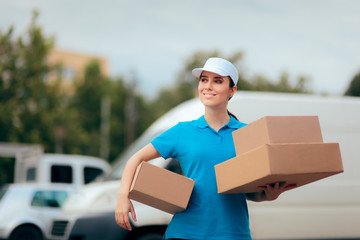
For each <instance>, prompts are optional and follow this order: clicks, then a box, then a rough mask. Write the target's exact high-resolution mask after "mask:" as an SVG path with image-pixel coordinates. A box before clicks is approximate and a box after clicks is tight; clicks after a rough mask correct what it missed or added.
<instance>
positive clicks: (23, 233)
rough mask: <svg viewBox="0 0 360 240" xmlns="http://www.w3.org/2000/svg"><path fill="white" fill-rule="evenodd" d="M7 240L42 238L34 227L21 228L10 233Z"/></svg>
mask: <svg viewBox="0 0 360 240" xmlns="http://www.w3.org/2000/svg"><path fill="white" fill-rule="evenodd" d="M9 240H43V236H42V233H41V232H40V231H39V229H37V228H35V227H32V226H21V227H18V228H16V229H15V230H14V231H13V232H12V233H11V236H10V238H9Z"/></svg>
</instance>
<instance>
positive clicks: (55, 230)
mask: <svg viewBox="0 0 360 240" xmlns="http://www.w3.org/2000/svg"><path fill="white" fill-rule="evenodd" d="M68 223H69V222H68V221H54V224H53V227H52V229H51V235H53V236H64V234H65V230H66V226H67V225H68Z"/></svg>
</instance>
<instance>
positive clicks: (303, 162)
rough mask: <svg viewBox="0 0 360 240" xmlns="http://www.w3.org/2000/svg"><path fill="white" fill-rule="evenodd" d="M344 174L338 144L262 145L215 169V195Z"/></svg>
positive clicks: (257, 190) (301, 183)
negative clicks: (216, 189) (216, 190)
mask: <svg viewBox="0 0 360 240" xmlns="http://www.w3.org/2000/svg"><path fill="white" fill-rule="evenodd" d="M343 171H344V169H343V165H342V160H341V155H340V148H339V144H338V143H292V144H265V145H262V146H260V147H258V148H255V149H253V150H251V151H248V152H246V153H244V154H241V155H239V156H236V157H234V158H232V159H230V160H227V161H225V162H223V163H220V164H218V165H216V166H215V173H216V180H217V187H218V193H246V192H259V191H261V189H259V188H258V186H264V185H266V184H271V183H274V182H284V181H287V182H288V183H289V184H296V185H297V186H302V185H305V184H308V183H310V182H314V181H317V180H320V179H322V178H325V177H328V176H331V175H334V174H337V173H340V172H343Z"/></svg>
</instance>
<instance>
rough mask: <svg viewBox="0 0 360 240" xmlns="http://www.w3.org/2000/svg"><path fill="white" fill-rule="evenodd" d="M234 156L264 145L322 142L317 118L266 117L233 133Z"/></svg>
mask: <svg viewBox="0 0 360 240" xmlns="http://www.w3.org/2000/svg"><path fill="white" fill-rule="evenodd" d="M233 139H234V144H235V151H236V155H237V156H238V155H240V154H242V153H245V152H247V151H250V150H252V149H254V148H257V147H259V146H262V145H264V144H274V143H314V142H315V143H316V142H323V138H322V134H321V129H320V123H319V118H318V117H317V116H266V117H263V118H260V119H259V120H256V121H255V122H252V123H250V124H249V125H247V126H246V127H243V128H240V129H238V130H236V131H234V132H233Z"/></svg>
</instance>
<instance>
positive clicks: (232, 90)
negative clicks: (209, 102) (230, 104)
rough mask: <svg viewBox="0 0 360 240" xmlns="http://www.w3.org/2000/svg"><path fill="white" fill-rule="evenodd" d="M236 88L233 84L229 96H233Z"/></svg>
mask: <svg viewBox="0 0 360 240" xmlns="http://www.w3.org/2000/svg"><path fill="white" fill-rule="evenodd" d="M236 90H237V86H236V85H235V86H233V87H232V88H231V91H230V97H232V96H234V94H235V92H236Z"/></svg>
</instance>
